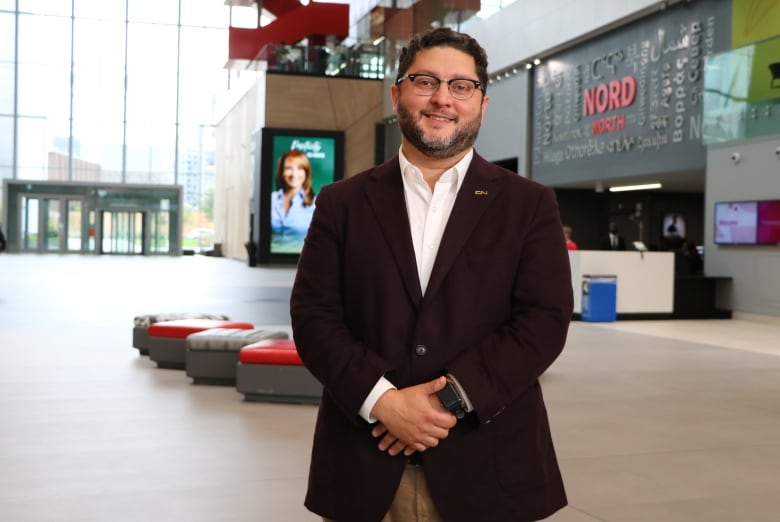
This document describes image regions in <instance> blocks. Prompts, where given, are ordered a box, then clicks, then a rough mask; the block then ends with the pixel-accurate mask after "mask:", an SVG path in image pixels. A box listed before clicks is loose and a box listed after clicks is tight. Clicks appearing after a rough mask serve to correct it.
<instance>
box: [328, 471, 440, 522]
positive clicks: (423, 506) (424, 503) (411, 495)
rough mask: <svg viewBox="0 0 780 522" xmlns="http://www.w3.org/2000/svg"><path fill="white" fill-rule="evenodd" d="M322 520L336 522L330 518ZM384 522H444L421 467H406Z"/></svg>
mask: <svg viewBox="0 0 780 522" xmlns="http://www.w3.org/2000/svg"><path fill="white" fill-rule="evenodd" d="M322 520H323V522H336V521H335V520H331V519H329V518H323V519H322ZM382 522H444V519H442V518H441V517H440V516H439V513H438V512H437V511H436V506H434V505H433V500H431V493H430V492H429V491H428V482H426V480H425V474H424V473H423V470H422V468H421V467H420V466H406V469H405V470H404V474H403V476H402V477H401V484H400V485H399V486H398V491H397V492H396V494H395V498H394V499H393V503H392V504H390V511H388V512H387V515H385V516H384V518H383V519H382Z"/></svg>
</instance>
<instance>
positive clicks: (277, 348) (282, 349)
mask: <svg viewBox="0 0 780 522" xmlns="http://www.w3.org/2000/svg"><path fill="white" fill-rule="evenodd" d="M238 360H239V361H241V363H242V364H283V365H287V366H303V361H301V357H300V356H299V355H298V350H296V348H295V342H294V341H293V340H292V339H266V340H263V341H258V342H256V343H252V344H249V345H247V346H244V347H243V348H241V351H239V352H238Z"/></svg>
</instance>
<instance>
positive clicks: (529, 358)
mask: <svg viewBox="0 0 780 522" xmlns="http://www.w3.org/2000/svg"><path fill="white" fill-rule="evenodd" d="M486 86H487V57H486V55H485V52H484V50H483V49H482V48H481V47H480V46H479V44H478V43H477V42H476V41H475V40H473V39H472V38H470V37H469V36H467V35H464V34H460V33H456V32H453V31H451V30H450V29H446V28H441V29H434V30H430V31H428V32H425V33H423V34H421V35H417V36H415V37H414V38H413V39H412V40H411V41H410V43H409V45H408V46H407V47H406V48H405V49H404V50H403V51H402V52H401V55H400V61H399V67H398V79H397V81H396V83H395V85H394V86H393V87H392V88H391V94H392V100H393V105H394V109H395V112H396V113H397V114H398V118H399V122H400V127H401V132H402V135H403V136H402V145H401V149H400V152H399V155H398V157H395V158H393V159H392V160H390V161H388V162H387V163H385V164H383V165H380V166H378V167H376V168H373V169H369V170H368V171H366V172H363V173H361V174H358V175H356V176H353V177H350V178H347V179H345V180H343V181H340V182H337V183H334V184H331V185H329V186H326V187H324V188H323V189H322V190H321V191H320V195H319V196H318V200H317V209H316V210H315V212H314V217H313V220H312V225H311V228H310V229H309V233H308V235H307V238H306V242H305V245H304V248H303V252H302V254H301V257H300V260H299V264H298V271H297V275H296V280H295V284H294V286H293V292H292V299H291V315H292V327H293V333H294V338H295V343H296V346H297V348H298V351H299V353H300V356H301V358H302V359H303V361H304V363H305V365H306V366H307V367H308V368H309V370H310V371H311V372H312V373H313V374H314V375H315V376H316V377H317V378H318V379H319V380H320V381H321V382H322V383H323V386H324V393H323V396H322V402H321V404H320V410H319V415H318V418H317V423H316V430H315V434H314V443H313V450H312V457H311V467H310V473H309V486H308V492H307V495H306V501H305V504H306V506H307V507H308V508H309V509H310V510H311V511H313V512H315V513H317V514H319V515H321V516H323V517H324V519H323V520H326V521H335V522H379V521H383V522H414V521H421V520H426V521H430V522H435V521H443V520H444V521H447V522H491V521H495V522H498V521H501V522H509V521H512V522H523V521H532V520H539V519H541V518H544V517H547V516H548V515H550V514H551V513H553V512H554V511H556V510H557V509H559V508H561V507H563V506H564V505H565V504H566V495H565V492H564V488H563V483H562V479H561V476H560V472H559V469H558V464H557V461H556V457H555V452H554V449H553V444H552V440H551V436H550V430H549V426H548V421H547V414H546V411H545V407H544V403H543V400H542V394H541V389H540V386H539V382H538V378H539V376H540V375H541V374H542V373H543V372H544V371H545V370H546V369H547V368H548V367H549V366H550V364H552V362H553V361H554V360H555V358H556V357H557V356H558V355H559V354H560V352H561V350H562V349H563V346H564V343H565V340H566V333H567V329H568V324H569V320H570V317H571V313H572V302H573V299H572V284H571V276H570V268H569V259H568V254H567V251H566V245H565V243H564V239H563V233H562V224H561V221H560V217H559V213H558V207H557V203H556V201H555V196H554V193H553V191H552V190H551V189H549V188H545V187H542V186H541V185H538V184H536V183H533V182H531V181H529V180H527V179H525V178H522V177H521V176H518V175H516V174H514V173H512V172H509V171H507V170H504V169H502V168H500V167H498V166H496V165H493V164H491V163H489V162H487V161H486V160H484V159H483V158H481V157H480V156H479V155H477V154H476V153H475V152H474V150H473V148H472V147H473V144H474V141H475V140H476V137H477V133H478V131H479V127H480V125H481V123H482V118H483V116H484V114H485V110H486V108H487V104H488V97H487V96H486V94H485V89H486ZM445 405H446V408H445Z"/></svg>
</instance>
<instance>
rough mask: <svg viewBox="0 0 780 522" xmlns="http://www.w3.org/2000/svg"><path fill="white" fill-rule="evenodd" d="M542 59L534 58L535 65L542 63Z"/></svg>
mask: <svg viewBox="0 0 780 522" xmlns="http://www.w3.org/2000/svg"><path fill="white" fill-rule="evenodd" d="M541 63H542V61H541V60H540V59H539V58H536V59H535V60H534V65H541Z"/></svg>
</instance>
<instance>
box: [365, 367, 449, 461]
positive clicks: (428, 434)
mask: <svg viewBox="0 0 780 522" xmlns="http://www.w3.org/2000/svg"><path fill="white" fill-rule="evenodd" d="M446 384H447V378H446V377H439V378H438V379H434V380H432V381H428V382H425V383H422V384H418V385H416V386H410V387H408V388H403V389H401V390H388V391H386V392H385V393H383V394H382V396H381V397H380V398H379V400H378V401H377V402H376V404H375V405H374V408H373V410H372V411H371V416H372V417H374V418H376V419H379V422H378V423H377V424H376V425H375V426H374V427H373V429H372V430H371V434H372V435H373V436H374V437H381V438H380V440H379V449H380V450H381V451H387V452H388V453H389V454H390V455H392V456H395V455H398V454H399V453H401V452H402V451H403V453H404V455H411V454H412V453H414V452H415V451H425V450H426V449H428V448H433V447H436V446H438V444H439V441H440V440H442V439H445V438H447V436H448V435H449V433H450V429H451V428H452V427H454V426H455V424H456V423H457V419H456V418H455V416H454V415H453V414H452V413H450V412H449V411H447V410H446V409H444V408H443V407H442V405H441V403H440V402H439V397H438V396H437V395H436V393H437V392H438V391H440V390H442V389H443V388H444V386H445V385H446Z"/></svg>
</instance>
